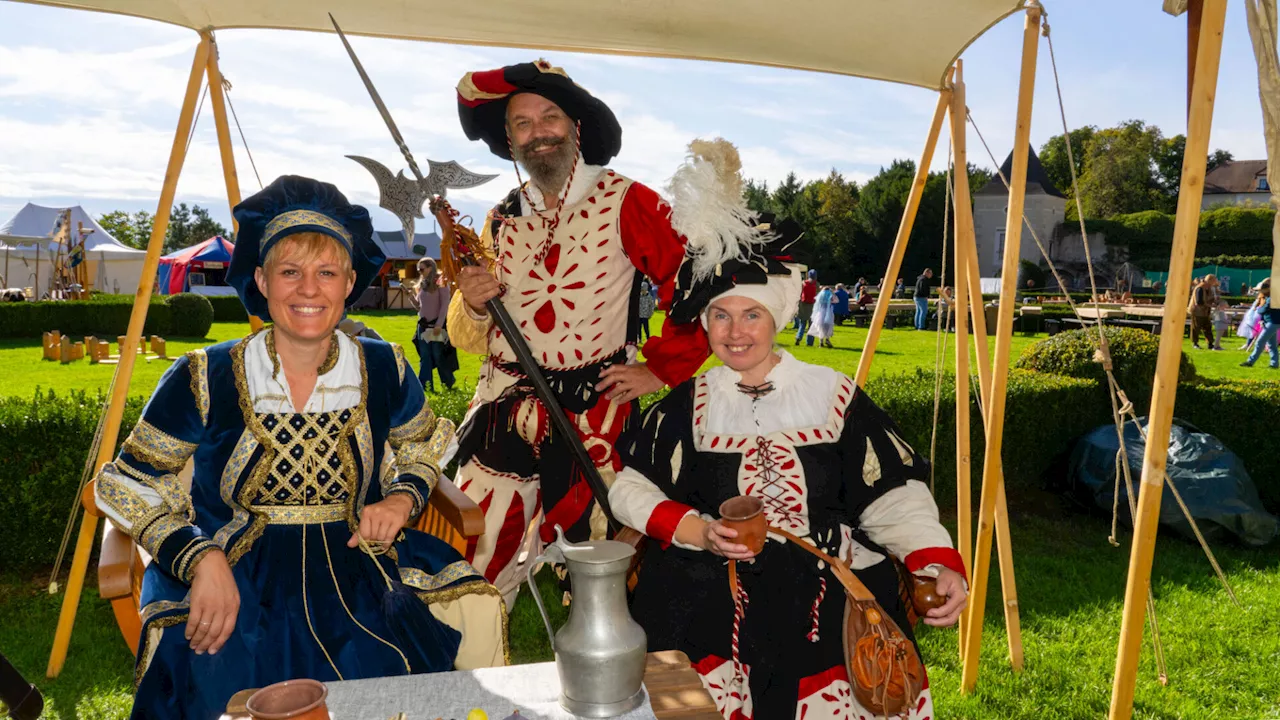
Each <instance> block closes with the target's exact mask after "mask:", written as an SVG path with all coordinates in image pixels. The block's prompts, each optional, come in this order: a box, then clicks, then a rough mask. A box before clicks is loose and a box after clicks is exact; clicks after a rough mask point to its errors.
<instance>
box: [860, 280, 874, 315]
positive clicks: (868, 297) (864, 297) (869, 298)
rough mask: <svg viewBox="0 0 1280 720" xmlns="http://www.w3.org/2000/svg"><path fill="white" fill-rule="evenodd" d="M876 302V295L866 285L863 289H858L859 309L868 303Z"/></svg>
mask: <svg viewBox="0 0 1280 720" xmlns="http://www.w3.org/2000/svg"><path fill="white" fill-rule="evenodd" d="M875 304H876V296H875V295H872V294H871V291H870V290H868V289H867V286H866V285H863V286H862V289H861V290H859V291H858V309H859V310H861V309H862V308H864V307H867V306H868V305H875Z"/></svg>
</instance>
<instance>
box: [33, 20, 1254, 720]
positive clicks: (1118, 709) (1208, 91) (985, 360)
mask: <svg viewBox="0 0 1280 720" xmlns="http://www.w3.org/2000/svg"><path fill="white" fill-rule="evenodd" d="M18 1H19V2H33V3H39V4H46V5H53V6H59V7H66V8H73V9H84V10H96V11H103V12H112V13H118V14H124V15H131V16H135V17H141V18H147V19H153V20H158V21H162V22H168V23H172V24H176V25H180V26H182V27H187V28H190V29H192V30H194V31H196V32H197V33H199V35H200V43H199V44H198V45H197V48H196V52H195V57H194V58H193V61H192V68H191V75H190V76H189V78H188V82H187V86H186V94H185V97H184V100H183V104H182V109H181V111H180V113H179V116H178V124H177V128H176V129H175V133H174V140H173V146H172V150H171V153H170V156H169V164H168V166H167V169H166V173H165V184H164V186H163V188H162V189H161V194H160V198H159V202H158V205H157V212H156V220H155V226H154V227H153V233H152V237H151V241H150V246H149V249H150V254H149V255H148V258H149V262H150V263H152V264H151V265H150V266H149V267H152V268H154V267H155V265H154V263H156V262H157V260H158V256H159V248H160V246H161V243H162V241H163V237H164V231H165V227H166V225H167V223H168V220H169V209H170V207H171V206H172V202H173V200H174V195H175V192H176V183H177V179H178V176H179V174H180V173H181V169H182V164H183V162H184V160H185V156H186V139H187V137H188V134H189V132H190V130H191V127H192V123H193V120H194V116H195V114H196V112H197V109H196V108H197V98H198V97H199V96H200V88H201V86H202V84H203V80H204V78H205V77H206V75H207V77H208V93H209V98H210V100H211V101H212V108H213V113H214V120H215V123H216V125H217V127H218V139H219V147H220V150H221V154H222V163H223V173H224V179H225V181H226V185H227V194H228V201H229V203H230V204H231V205H233V206H234V205H235V204H236V203H238V202H239V197H240V192H239V184H238V181H237V179H236V173H235V159H234V155H233V153H232V152H231V140H230V132H229V130H228V127H227V117H226V107H225V104H224V100H223V97H222V75H221V72H220V70H219V69H218V60H217V49H216V46H215V43H216V41H215V39H214V37H213V33H214V31H216V30H219V29H232V28H278V29H295V30H313V31H328V29H329V26H328V23H327V17H325V15H324V13H325V11H326V10H327V11H331V12H332V13H334V14H335V15H336V16H337V18H338V20H339V21H340V22H341V23H342V24H343V26H344V28H346V30H347V32H349V33H351V34H363V35H371V36H380V37H390V38H402V39H411V40H429V41H436V42H449V43H465V44H477V45H495V46H507V47H537V48H540V49H554V50H566V51H582V52H596V53H613V54H630V55H645V56H655V57H676V58H685V59H693V60H708V61H727V62H740V63H747V64H757V65H767V66H776V67H787V68H795V69H803V70H812V71H821V72H831V73H838V74H845V75H853V76H860V77H866V78H871V79H878V80H884V81H889V82H896V83H903V84H908V85H916V86H921V87H927V88H931V89H935V90H937V91H938V95H939V97H938V104H937V108H936V110H935V114H934V120H933V124H932V127H931V129H930V133H929V136H928V138H927V139H926V141H925V147H924V151H923V153H922V156H921V161H920V162H919V163H918V164H917V171H916V179H915V181H914V183H913V185H912V187H911V190H910V191H909V195H908V199H907V203H906V207H905V210H904V213H903V218H902V224H901V225H900V227H899V232H898V237H897V238H896V239H895V242H894V248H893V253H892V255H891V259H890V262H889V267H888V268H887V269H886V272H885V277H886V280H887V281H890V282H892V281H893V280H894V279H896V277H897V275H898V272H899V270H900V269H901V263H902V256H903V253H904V252H905V249H906V241H907V239H908V238H909V237H910V235H911V230H912V226H913V224H914V221H915V215H916V211H917V210H918V208H919V205H920V200H921V196H922V194H923V190H924V187H925V184H926V181H927V174H928V168H929V167H930V162H931V160H932V157H933V152H934V150H935V148H936V146H937V143H938V139H939V135H940V134H942V130H943V125H944V123H943V121H944V119H945V118H947V117H948V116H949V117H950V119H951V128H950V129H951V134H952V136H953V138H952V139H953V141H954V147H955V166H956V167H961V168H963V167H966V166H967V163H966V160H965V158H966V155H965V149H964V147H965V136H966V135H967V131H966V120H967V119H968V112H967V106H966V104H965V89H964V85H963V82H962V81H961V77H962V73H961V67H960V63H959V62H958V58H959V55H960V53H961V52H963V51H964V49H965V48H967V47H968V46H969V44H971V43H972V42H973V41H974V40H975V39H976V38H977V37H978V36H980V35H981V34H982V33H983V32H984V31H985V30H986V29H988V28H989V27H991V26H992V25H994V24H995V23H996V22H998V21H999V20H1001V19H1002V18H1004V17H1006V16H1008V15H1010V14H1013V13H1015V12H1018V11H1022V10H1025V16H1026V17H1025V23H1024V27H1023V37H1022V41H1023V42H1022V57H1021V68H1020V79H1019V85H1018V106H1017V121H1016V124H1015V137H1014V148H1013V157H1014V163H1013V166H1012V168H1011V169H1012V173H1011V177H1009V178H1008V179H1009V181H1010V186H1011V187H1012V190H1011V192H1010V193H1009V204H1008V207H1007V218H1006V244H1005V252H1004V263H1003V273H1002V283H1001V298H1002V302H1001V303H1000V312H999V318H998V322H997V328H996V332H995V336H996V337H995V341H996V342H995V349H994V352H993V353H992V354H991V356H990V357H987V353H988V351H987V341H986V330H985V327H984V323H983V322H982V317H983V314H982V313H977V312H975V313H974V329H975V333H974V348H975V349H976V350H977V354H978V362H977V366H978V370H979V372H978V377H979V381H980V391H981V398H982V403H981V404H982V406H983V408H985V410H984V413H983V418H982V422H983V425H985V427H986V435H985V437H986V440H987V442H986V443H985V448H984V451H983V463H982V490H981V502H980V508H979V513H978V518H979V519H978V522H977V524H976V529H977V533H978V538H977V544H976V547H972V553H973V554H972V570H973V573H972V575H971V578H970V583H971V584H970V588H971V591H972V595H971V598H970V605H969V610H968V612H967V613H966V615H965V616H964V618H963V619H962V627H961V635H962V638H961V647H962V648H963V655H964V663H963V674H962V678H961V690H962V692H964V693H970V692H973V690H974V688H975V685H976V681H977V668H978V658H979V654H980V650H981V640H982V637H983V632H982V630H983V625H984V621H983V618H984V612H985V608H986V590H987V582H988V577H989V564H990V560H991V553H992V550H993V547H992V546H993V532H994V533H996V534H1000V541H999V546H1000V548H1001V559H1000V564H1001V580H1002V585H1003V584H1005V581H1006V579H1007V580H1008V584H1007V586H1006V587H1007V588H1012V587H1013V582H1012V558H1011V556H1010V557H1008V558H1006V556H1005V551H1006V550H1007V549H1008V547H1009V546H1010V542H1009V535H1008V527H1007V523H1008V510H1007V507H1006V506H1005V498H1004V487H1003V468H1002V464H1001V461H1000V458H1001V450H1002V444H1003V440H1004V437H1003V436H1004V419H1005V417H1004V416H1005V400H1006V393H1007V374H1008V367H1009V359H1010V358H1009V355H1010V345H1011V342H1012V335H1013V315H1012V313H1013V305H1014V302H1013V300H1014V297H1015V291H1016V287H1015V280H1016V269H1017V262H1018V258H1019V256H1018V253H1019V244H1020V241H1021V232H1022V226H1023V224H1024V222H1023V209H1024V200H1025V192H1026V190H1025V186H1026V180H1027V167H1026V161H1025V160H1024V159H1023V158H1024V157H1027V156H1028V155H1029V147H1030V145H1029V142H1030V137H1029V136H1030V124H1031V115H1032V113H1031V108H1032V99H1033V96H1034V87H1035V77H1036V61H1037V53H1038V43H1039V38H1040V33H1041V30H1043V31H1044V33H1045V35H1046V36H1047V35H1048V28H1047V26H1042V24H1041V22H1042V11H1043V8H1042V7H1041V5H1040V3H1039V1H1038V0H1016V1H1012V0H962V1H961V2H952V3H939V2H936V0H895V1H894V2H884V1H883V0H799V2H797V3H791V4H789V5H787V6H786V7H785V8H784V9H779V6H778V5H777V4H776V3H771V2H766V0H705V1H703V2H692V3H673V2H670V0H534V2H532V3H521V2H515V1H514V0H492V1H491V2H487V3H471V4H469V5H468V4H463V5H456V4H446V3H444V2H441V0H413V1H412V2H403V1H402V0H362V1H361V2H355V0H334V2H335V3H336V4H335V5H333V6H330V7H326V8H324V9H316V8H314V7H313V6H312V4H311V3H309V2H306V0H274V1H273V2H271V3H251V2H248V1H247V0H219V1H218V2H214V1H213V0H67V1H65V2H64V1H59V0H18ZM1178 1H1179V0H1169V2H1178ZM1257 1H1259V2H1271V4H1272V5H1274V2H1273V0H1257ZM1189 2H1190V3H1191V4H1192V5H1193V6H1194V7H1195V9H1196V12H1194V13H1192V18H1193V19H1191V20H1189V21H1188V57H1189V63H1188V123H1187V125H1188V127H1187V133H1186V137H1187V150H1186V153H1185V157H1184V163H1183V172H1182V183H1181V193H1180V196H1179V197H1180V201H1179V208H1178V214H1177V220H1176V221H1175V227H1174V240H1173V248H1172V253H1171V255H1172V262H1171V268H1170V270H1171V275H1172V278H1171V283H1170V288H1169V296H1168V297H1169V301H1168V302H1169V305H1168V307H1169V310H1170V311H1169V312H1168V313H1166V315H1165V317H1164V332H1163V333H1162V341H1161V349H1160V357H1159V360H1158V362H1157V369H1156V378H1155V391H1154V392H1153V397H1152V403H1151V411H1150V415H1151V418H1152V420H1151V425H1150V430H1149V438H1148V443H1147V453H1146V457H1145V458H1144V466H1143V476H1142V480H1141V482H1142V488H1143V489H1142V492H1141V494H1140V496H1139V499H1138V505H1139V510H1138V521H1137V522H1136V524H1135V530H1134V537H1135V540H1134V543H1133V548H1132V551H1131V557H1130V573H1129V577H1128V584H1127V586H1126V591H1125V610H1124V618H1123V621H1122V626H1121V647H1120V651H1119V653H1118V654H1117V664H1116V673H1115V677H1114V683H1113V695H1112V704H1111V712H1110V717H1111V718H1112V720H1128V718H1129V717H1130V716H1131V714H1132V708H1133V700H1134V686H1135V678H1136V674H1137V658H1138V655H1139V653H1140V648H1141V642H1142V637H1143V622H1144V618H1145V610H1146V607H1145V604H1144V603H1143V602H1142V594H1143V592H1144V590H1146V589H1147V588H1149V586H1150V576H1151V563H1152V558H1153V552H1154V543H1155V535H1154V532H1155V526H1154V524H1153V523H1152V522H1150V520H1149V518H1152V517H1155V514H1156V513H1157V512H1158V509H1159V503H1160V493H1159V492H1158V491H1156V492H1152V491H1151V490H1150V487H1155V488H1157V490H1158V488H1159V487H1160V484H1161V482H1162V478H1163V469H1164V465H1165V460H1166V458H1165V455H1166V453H1165V447H1166V445H1167V439H1168V437H1169V430H1170V423H1171V420H1172V413H1173V397H1174V393H1175V392H1176V383H1170V382H1169V379H1170V378H1176V376H1177V364H1178V358H1179V357H1180V356H1181V333H1180V332H1178V331H1179V330H1180V329H1181V327H1182V324H1183V322H1184V320H1185V311H1184V310H1183V305H1185V302H1186V299H1187V296H1188V294H1189V278H1190V271H1191V259H1192V258H1193V257H1194V252H1195V241H1196V232H1197V229H1198V223H1197V221H1196V220H1197V218H1198V214H1199V203H1200V196H1201V191H1202V189H1203V181H1204V174H1205V159H1206V158H1207V156H1208V141H1209V131H1210V126H1211V123H1212V117H1213V100H1214V96H1215V93H1216V90H1217V76H1218V63H1219V59H1220V53H1221V46H1222V34H1223V25H1224V22H1225V12H1226V2H1227V0H1189ZM566 17H567V18H570V19H571V20H572V22H565V18H566ZM1050 49H1052V43H1051V41H1050ZM953 69H954V75H955V77H956V82H955V83H954V84H953V83H952V82H951V77H952V73H953ZM1055 81H1056V67H1055ZM1059 98H1061V92H1059ZM1064 122H1065V120H1064ZM955 183H956V191H955V195H954V196H953V197H954V198H956V202H954V203H953V206H954V207H953V209H954V210H955V212H956V217H957V221H956V233H955V234H956V242H955V246H954V247H955V252H956V258H957V260H956V267H957V268H966V266H967V270H966V271H961V272H959V273H958V275H957V278H956V300H957V305H956V317H957V340H956V343H955V346H956V350H957V352H956V378H957V380H956V383H957V384H956V394H957V396H960V397H968V396H969V365H968V363H969V348H968V339H967V336H966V335H962V334H961V330H960V329H961V328H964V327H965V326H966V322H965V318H966V316H967V314H968V309H967V307H966V304H967V303H968V302H970V300H968V299H967V296H968V295H971V294H973V295H976V297H975V298H974V304H975V305H976V304H978V303H980V302H981V296H980V295H977V294H976V291H977V290H978V289H979V287H980V281H979V278H978V277H977V265H976V262H974V263H967V260H969V259H972V258H974V257H976V256H975V253H976V245H975V244H974V239H973V218H972V209H971V207H970V204H969V200H970V196H969V191H968V180H967V175H966V173H959V174H957V175H956V180H955ZM962 218H963V222H962ZM962 257H963V258H965V260H966V263H967V265H966V264H962V262H961V259H962ZM967 275H972V281H971V282H970V281H969V280H966V279H965V278H966V276H967ZM152 277H153V276H152V275H151V274H144V277H143V280H142V284H141V285H140V286H139V296H138V300H137V302H136V303H135V306H134V312H133V316H132V317H131V319H130V330H129V333H128V336H127V338H126V347H125V348H123V349H122V352H121V357H122V360H121V364H120V366H119V376H120V377H121V378H123V382H118V383H117V385H116V386H115V388H114V392H113V396H112V401H111V405H110V408H109V411H108V414H107V418H106V421H105V426H104V431H103V433H102V442H101V444H100V445H99V447H98V457H97V462H96V465H97V466H98V467H101V466H102V465H103V464H105V463H106V462H108V461H109V460H110V459H111V455H112V453H113V451H114V445H115V441H116V439H117V437H118V433H119V429H120V419H121V416H122V413H123V407H124V402H125V398H126V395H127V392H128V379H129V376H130V373H131V371H132V367H133V362H134V355H135V353H133V352H132V347H133V345H134V344H135V343H137V341H138V338H139V336H140V334H141V330H142V326H143V321H144V320H145V316H146V310H147V302H146V297H145V296H146V295H147V294H149V292H150V289H151V280H152ZM962 283H963V284H964V285H969V286H970V287H969V288H965V287H964V285H962ZM888 304H889V303H888V298H887V296H882V298H881V301H880V302H879V303H877V306H876V311H875V314H874V316H873V320H872V327H871V330H870V331H869V333H868V335H867V340H866V345H865V347H864V350H863V355H862V356H861V359H860V361H859V366H858V377H857V383H858V385H860V386H861V385H862V384H863V383H864V382H865V379H866V374H867V372H868V371H869V367H870V362H871V358H872V357H873V356H874V354H875V343H876V341H877V339H878V336H879V332H880V329H881V328H882V327H883V322H884V317H885V313H886V312H887V309H888ZM966 331H967V328H966ZM956 424H957V433H956V437H957V483H958V484H961V483H962V484H963V485H962V487H963V493H962V494H961V496H962V497H963V496H964V495H965V494H969V495H971V492H970V490H969V485H968V478H969V475H970V470H971V467H972V466H971V465H970V462H971V460H970V458H969V455H968V453H969V442H968V440H969V435H970V433H969V405H968V404H967V403H960V404H958V405H957V419H956ZM962 441H963V445H961V442H962ZM85 509H86V518H85V522H83V523H82V524H81V526H80V534H79V538H78V540H77V544H76V554H75V560H74V561H73V564H72V574H71V580H70V582H69V584H68V588H67V595H66V597H65V598H64V601H63V606H62V614H61V615H60V617H59V624H58V631H57V634H56V636H55V638H54V648H53V652H52V653H51V655H50V660H49V669H48V674H49V675H50V676H51V677H53V676H56V675H57V674H58V672H59V671H60V670H61V668H62V664H63V662H64V661H65V658H66V649H67V646H68V644H69V642H70V632H71V627H72V624H73V622H74V618H75V611H76V607H77V605H78V601H79V593H80V585H81V583H82V581H83V577H84V574H85V571H86V568H87V563H88V557H89V554H90V551H91V550H92V546H93V540H94V533H95V531H96V519H97V517H98V516H99V513H98V512H97V511H96V508H94V507H93V506H92V504H91V503H88V504H86V506H85ZM958 510H959V511H960V512H959V513H958V515H959V517H961V518H966V519H971V518H970V516H971V508H970V506H969V504H968V500H966V501H965V504H964V506H963V507H962V508H958ZM960 535H961V542H962V543H963V542H970V543H972V538H971V537H970V538H969V539H968V540H967V541H966V539H965V536H967V535H969V530H968V528H966V529H965V530H964V532H962V533H960ZM966 557H969V555H968V554H967V553H966ZM1004 606H1005V614H1006V622H1007V623H1008V621H1009V620H1010V618H1012V619H1013V620H1015V621H1016V618H1017V609H1016V608H1017V599H1016V592H1014V593H1007V594H1006V597H1005V603H1004ZM134 615H136V609H134V610H133V611H130V612H124V613H120V612H118V617H123V619H122V620H121V628H122V630H123V631H124V632H125V633H126V635H129V634H130V633H133V634H134V635H135V640H136V631H138V629H139V628H138V627H137V626H135V625H133V624H129V623H131V622H132V620H133V619H135V618H133V616H134ZM126 621H129V623H127V622H126ZM1007 627H1008V630H1007V637H1008V639H1009V643H1010V652H1011V658H1010V659H1011V661H1012V662H1013V665H1014V667H1015V668H1018V667H1020V666H1021V639H1020V636H1018V637H1015V635H1016V634H1018V633H1019V632H1020V631H1018V630H1017V629H1016V625H1013V624H1008V625H1007Z"/></svg>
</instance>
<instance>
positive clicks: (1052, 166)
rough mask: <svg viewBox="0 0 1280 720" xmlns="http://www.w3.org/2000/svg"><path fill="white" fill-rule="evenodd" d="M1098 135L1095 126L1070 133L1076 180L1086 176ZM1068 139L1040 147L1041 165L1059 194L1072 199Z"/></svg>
mask: <svg viewBox="0 0 1280 720" xmlns="http://www.w3.org/2000/svg"><path fill="white" fill-rule="evenodd" d="M1097 133H1098V128H1096V127H1094V126H1093V125H1086V126H1084V127H1080V128H1076V129H1075V130H1072V131H1071V133H1070V137H1071V158H1072V159H1073V160H1075V169H1076V178H1079V177H1080V176H1081V175H1083V174H1084V158H1085V155H1086V154H1087V153H1088V152H1089V146H1090V145H1092V144H1093V138H1094V136H1095V135H1096V134H1097ZM1066 137H1067V136H1065V135H1054V136H1053V137H1051V138H1049V141H1048V142H1046V143H1045V144H1044V145H1041V146H1040V164H1041V165H1043V166H1044V171H1045V174H1046V175H1048V176H1049V179H1050V180H1052V181H1053V184H1054V185H1055V186H1056V187H1057V188H1058V192H1060V193H1062V194H1063V195H1066V196H1067V197H1071V163H1069V162H1068V161H1067V141H1066ZM974 192H977V191H976V190H975V191H974Z"/></svg>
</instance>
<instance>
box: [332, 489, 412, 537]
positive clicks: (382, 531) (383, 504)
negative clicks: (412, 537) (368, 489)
mask: <svg viewBox="0 0 1280 720" xmlns="http://www.w3.org/2000/svg"><path fill="white" fill-rule="evenodd" d="M412 513H413V498H411V497H409V496H408V495H405V494H404V493H392V494H391V495H389V496H387V497H386V498H385V499H383V500H381V501H379V502H376V503H374V504H372V505H367V506H365V509H364V512H363V513H361V514H360V528H359V529H358V530H356V534H355V535H352V536H351V539H350V540H348V541H347V547H349V548H353V547H357V546H359V545H360V538H364V540H365V542H371V543H381V544H382V545H383V546H384V547H385V546H387V545H390V544H391V543H393V542H395V539H396V536H397V535H399V534H400V531H401V530H403V529H404V526H405V525H406V524H408V522H409V515H410V514H412Z"/></svg>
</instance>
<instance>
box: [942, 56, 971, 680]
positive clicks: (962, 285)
mask: <svg viewBox="0 0 1280 720" xmlns="http://www.w3.org/2000/svg"><path fill="white" fill-rule="evenodd" d="M964 103H965V87H964V61H962V60H957V61H956V65H955V81H954V82H953V83H952V86H951V108H950V112H949V113H948V114H949V115H950V118H951V146H952V153H953V155H954V157H955V166H956V167H957V168H963V167H967V166H966V164H965V163H966V160H965V147H964V118H965V110H964V107H965V106H964ZM962 175H964V173H963V171H958V172H956V173H955V176H954V182H955V193H954V194H953V195H952V200H953V201H954V203H955V242H954V245H955V247H954V248H953V250H954V252H955V267H957V268H962V267H964V266H965V262H966V261H965V254H966V253H967V252H968V251H969V248H968V247H967V246H965V244H964V243H963V242H962V241H961V235H962V234H963V232H964V228H965V223H964V218H963V214H964V213H965V211H966V210H967V209H968V197H969V193H968V190H969V183H968V178H967V177H966V178H965V180H964V181H963V182H962V181H961V179H960V178H961V176H962ZM961 192H963V193H964V202H961ZM969 227H970V228H972V227H973V225H972V223H969ZM943 262H946V259H945V258H944V259H943ZM968 283H969V279H968V278H967V277H965V276H964V274H962V273H959V272H957V273H956V277H955V284H956V289H955V295H954V296H953V300H954V302H953V304H954V305H955V307H954V309H953V312H954V313H955V320H956V342H955V352H956V396H955V397H956V549H957V550H959V551H960V560H961V561H962V562H963V563H964V567H965V571H966V572H965V574H966V576H967V575H968V574H969V572H968V571H969V569H970V567H972V559H973V507H972V504H973V460H972V456H971V453H970V447H969V441H970V437H971V435H970V430H969V309H968V308H969V293H968V291H967V288H968ZM944 321H945V319H944V318H943V317H942V314H941V313H939V314H938V322H939V323H943V322H944ZM942 330H943V332H945V331H946V328H943V329H942ZM966 622H967V619H966V618H965V617H963V616H962V617H961V618H960V627H959V630H960V638H961V640H963V638H964V628H965V626H966ZM963 648H964V646H963V645H961V653H962V657H963Z"/></svg>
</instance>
